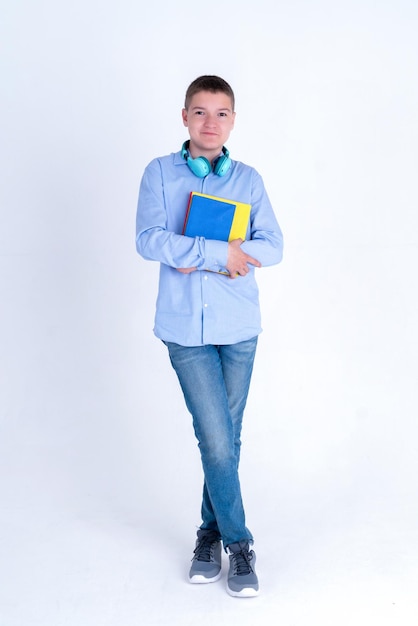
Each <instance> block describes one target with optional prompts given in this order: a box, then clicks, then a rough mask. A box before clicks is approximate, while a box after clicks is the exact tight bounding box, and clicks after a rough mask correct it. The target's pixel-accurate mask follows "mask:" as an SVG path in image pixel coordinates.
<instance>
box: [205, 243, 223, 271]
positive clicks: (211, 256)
mask: <svg viewBox="0 0 418 626" xmlns="http://www.w3.org/2000/svg"><path fill="white" fill-rule="evenodd" d="M227 261H228V242H227V241H216V240H215V239H206V240H205V262H204V264H203V268H202V269H208V270H209V269H210V270H212V271H213V270H215V271H219V270H220V269H224V268H225V266H226V264H227Z"/></svg>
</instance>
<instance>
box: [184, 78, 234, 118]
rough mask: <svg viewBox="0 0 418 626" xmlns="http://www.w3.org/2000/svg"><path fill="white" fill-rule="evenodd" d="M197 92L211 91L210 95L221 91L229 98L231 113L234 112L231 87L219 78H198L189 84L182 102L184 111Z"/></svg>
mask: <svg viewBox="0 0 418 626" xmlns="http://www.w3.org/2000/svg"><path fill="white" fill-rule="evenodd" d="M199 91H211V92H212V93H216V92H218V91H221V92H222V93H224V94H226V95H227V96H229V97H230V98H231V105H232V111H234V110H235V96H234V92H233V91H232V87H231V86H230V85H229V84H228V83H227V82H226V80H224V79H223V78H220V77H219V76H199V78H196V79H195V80H194V81H193V82H192V83H190V85H189V87H188V88H187V91H186V98H185V100H184V108H185V109H188V108H189V106H190V100H191V99H192V98H193V96H194V95H195V94H197V93H198V92H199Z"/></svg>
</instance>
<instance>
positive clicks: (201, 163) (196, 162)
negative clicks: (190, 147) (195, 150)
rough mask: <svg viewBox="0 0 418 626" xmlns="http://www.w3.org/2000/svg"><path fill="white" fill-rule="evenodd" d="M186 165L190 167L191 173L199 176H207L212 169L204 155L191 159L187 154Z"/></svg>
mask: <svg viewBox="0 0 418 626" xmlns="http://www.w3.org/2000/svg"><path fill="white" fill-rule="evenodd" d="M187 165H188V166H189V167H190V169H191V171H192V172H193V174H194V175H195V176H198V177H199V178H204V177H205V176H207V175H208V174H209V172H210V171H211V169H212V168H211V165H210V162H209V161H208V159H207V158H206V157H197V159H192V158H191V157H190V156H189V157H188V158H187Z"/></svg>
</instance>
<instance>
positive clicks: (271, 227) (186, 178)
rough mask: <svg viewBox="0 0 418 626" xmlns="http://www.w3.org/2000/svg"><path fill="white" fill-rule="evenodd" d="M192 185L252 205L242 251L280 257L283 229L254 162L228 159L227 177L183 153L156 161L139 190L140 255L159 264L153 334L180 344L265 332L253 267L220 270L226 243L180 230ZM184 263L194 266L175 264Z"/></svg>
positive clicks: (269, 259) (266, 260) (268, 261)
mask: <svg viewBox="0 0 418 626" xmlns="http://www.w3.org/2000/svg"><path fill="white" fill-rule="evenodd" d="M191 191H198V192H201V193H207V194H211V195H213V196H219V197H221V198H227V199H230V200H236V201H239V202H246V203H249V204H251V216H250V225H249V227H248V232H247V238H246V239H247V240H246V241H245V242H244V243H243V244H242V246H241V247H242V249H243V250H244V251H245V252H246V253H247V254H249V255H251V256H252V257H254V258H255V259H257V260H258V261H260V263H261V264H262V266H268V265H274V264H276V263H279V262H280V261H281V259H282V254H283V237H282V232H281V229H280V227H279V224H278V222H277V219H276V217H275V214H274V212H273V209H272V206H271V203H270V200H269V198H268V196H267V193H266V190H265V188H264V184H263V181H262V178H261V176H260V175H259V174H258V172H257V171H256V170H255V169H254V168H252V167H250V166H248V165H245V164H244V163H241V162H239V161H232V164H231V167H230V169H229V170H228V172H227V173H226V174H225V175H224V176H218V175H217V174H214V173H212V172H211V173H210V174H208V175H207V176H206V177H205V178H199V177H197V176H195V175H194V174H193V173H192V172H191V170H190V168H189V166H188V165H187V163H186V161H185V160H184V159H183V158H182V156H181V152H180V151H179V152H176V153H172V154H170V155H167V156H163V157H160V158H156V159H153V160H152V161H151V162H150V163H149V164H148V166H147V167H146V168H145V171H144V174H143V176H142V180H141V184H140V189H139V199H138V208H137V216H136V248H137V251H138V253H139V254H140V255H141V256H142V257H143V258H144V259H148V260H151V261H159V262H160V278H159V290H158V297H157V303H156V314H155V325H154V333H155V335H156V336H157V337H159V338H160V339H162V340H165V341H170V342H174V343H178V344H180V345H182V346H201V345H206V344H213V345H221V344H233V343H237V342H239V341H245V340H247V339H251V338H252V337H255V336H256V335H258V334H260V332H261V331H262V328H261V316H260V306H259V298H258V287H257V283H256V279H255V271H256V268H254V267H253V266H250V272H249V273H248V274H247V275H246V276H237V277H236V278H234V279H231V278H229V277H228V276H225V275H223V274H219V273H217V272H218V271H219V269H222V268H224V267H225V265H226V263H227V254H228V243H227V242H224V241H214V240H209V239H204V238H203V237H185V236H184V235H182V234H181V233H182V231H183V226H184V218H185V215H186V209H187V203H188V200H189V195H190V192H191ZM189 267H197V269H198V271H194V272H191V273H190V274H182V273H181V272H178V271H177V270H176V269H175V268H189ZM205 270H211V271H205ZM257 271H262V269H259V268H257Z"/></svg>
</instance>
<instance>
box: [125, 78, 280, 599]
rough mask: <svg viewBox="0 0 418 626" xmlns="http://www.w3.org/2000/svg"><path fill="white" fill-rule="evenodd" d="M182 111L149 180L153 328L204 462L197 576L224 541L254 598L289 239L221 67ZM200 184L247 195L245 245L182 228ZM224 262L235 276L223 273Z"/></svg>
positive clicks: (239, 582) (146, 202) (236, 583)
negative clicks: (274, 339) (257, 367)
mask: <svg viewBox="0 0 418 626" xmlns="http://www.w3.org/2000/svg"><path fill="white" fill-rule="evenodd" d="M182 118H183V124H184V126H185V127H186V128H187V129H188V134H189V139H188V140H187V141H185V142H184V144H183V146H182V148H181V150H179V151H178V152H175V153H172V154H170V155H167V156H162V157H160V158H155V159H153V160H152V161H151V162H150V163H149V164H148V166H147V167H146V168H145V171H144V174H143V176H142V180H141V184H140V190H139V200H138V208H137V219H136V247H137V251H138V253H139V254H140V255H141V256H142V257H143V258H145V259H148V260H152V261H159V262H160V279H159V292H158V298H157V305H156V316H155V326H154V333H155V335H156V336H157V337H158V338H159V339H161V340H162V341H163V342H164V344H165V345H166V346H167V349H168V354H169V358H170V360H171V364H172V366H173V368H174V370H175V372H176V374H177V377H178V379H179V383H180V386H181V389H182V391H183V394H184V399H185V403H186V406H187V408H188V410H189V412H190V413H191V415H192V418H193V427H194V432H195V435H196V438H197V441H198V444H199V449H200V454H201V460H202V467H203V474H204V485H203V500H202V506H201V516H202V524H201V526H200V528H199V530H198V531H197V540H196V545H195V550H194V557H193V559H192V565H191V568H190V572H189V580H190V582H192V583H209V582H214V581H216V580H218V579H219V578H220V576H221V560H222V547H221V542H222V544H223V547H224V549H225V551H226V553H227V554H228V555H229V573H228V578H227V591H228V593H229V594H231V595H232V596H238V597H250V596H255V595H257V594H258V591H259V585H258V579H257V575H256V572H255V567H254V566H255V553H254V550H253V549H251V546H252V544H253V536H252V534H251V532H250V531H249V529H248V528H247V527H246V522H245V513H244V507H243V501H242V496H241V488H240V481H239V475H238V464H239V457H240V446H241V441H240V434H241V426H242V418H243V412H244V408H245V404H246V400H247V395H248V390H249V385H250V379H251V374H252V369H253V362H254V357H255V352H256V345H257V337H258V335H259V334H260V332H261V326H260V309H259V301H258V288H257V284H256V280H255V268H256V267H257V268H258V267H261V266H266V265H273V264H276V263H279V262H280V261H281V259H282V251H283V238H282V233H281V230H280V227H279V225H278V223H277V220H276V217H275V215H274V212H273V209H272V207H271V204H270V201H269V199H268V196H267V193H266V191H265V188H264V185H263V181H262V178H261V177H260V175H259V174H258V173H257V171H256V170H255V169H253V168H252V167H250V166H248V165H245V164H243V163H241V162H239V161H234V160H232V159H231V158H230V156H229V152H228V150H227V148H226V147H225V143H226V141H227V140H228V137H229V135H230V133H231V131H232V129H233V127H234V122H235V98H234V93H233V91H232V89H231V87H230V85H229V84H228V83H227V82H226V81H225V80H223V79H222V78H220V77H218V76H211V75H209V76H200V77H199V78H197V79H196V80H194V81H193V82H192V83H191V84H190V86H189V87H188V89H187V91H186V98H185V104H184V108H183V110H182ZM192 191H197V192H200V193H206V194H210V195H212V196H217V197H220V198H226V199H230V200H234V201H239V202H244V203H249V204H250V205H251V215H250V224H249V226H248V230H247V236H246V238H245V241H243V240H242V239H235V240H233V241H230V242H226V241H218V240H214V239H205V238H204V237H200V236H196V237H188V236H184V235H183V234H182V232H183V226H184V220H185V213H186V208H187V205H188V199H189V195H190V192H192ZM225 268H226V272H227V275H225V273H220V270H222V269H224V270H225ZM207 270H209V271H207Z"/></svg>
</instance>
